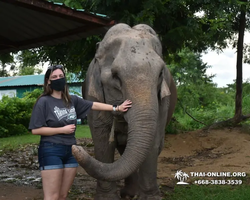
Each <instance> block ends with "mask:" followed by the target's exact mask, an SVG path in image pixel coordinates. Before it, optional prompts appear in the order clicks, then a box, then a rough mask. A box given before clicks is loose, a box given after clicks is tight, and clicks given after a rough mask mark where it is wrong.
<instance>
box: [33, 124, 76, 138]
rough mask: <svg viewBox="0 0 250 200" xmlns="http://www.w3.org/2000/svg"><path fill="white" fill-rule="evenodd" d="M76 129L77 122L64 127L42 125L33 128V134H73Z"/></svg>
mask: <svg viewBox="0 0 250 200" xmlns="http://www.w3.org/2000/svg"><path fill="white" fill-rule="evenodd" d="M75 129H76V126H75V124H70V125H67V126H63V127H41V128H36V129H32V131H31V132H32V134H33V135H43V136H50V135H57V134H71V133H74V131H75Z"/></svg>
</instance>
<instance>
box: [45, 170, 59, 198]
mask: <svg viewBox="0 0 250 200" xmlns="http://www.w3.org/2000/svg"><path fill="white" fill-rule="evenodd" d="M63 172H64V169H50V170H43V171H41V176H42V182H43V194H44V200H58V199H59V197H60V188H61V186H62V181H63Z"/></svg>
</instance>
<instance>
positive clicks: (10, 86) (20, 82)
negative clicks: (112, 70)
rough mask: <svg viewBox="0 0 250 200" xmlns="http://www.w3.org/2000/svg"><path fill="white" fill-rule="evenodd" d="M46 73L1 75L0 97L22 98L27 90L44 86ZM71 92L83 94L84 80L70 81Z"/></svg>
mask: <svg viewBox="0 0 250 200" xmlns="http://www.w3.org/2000/svg"><path fill="white" fill-rule="evenodd" d="M43 81H44V74H42V75H27V76H13V77H0V99H2V97H3V96H4V95H6V96H9V97H19V98H22V97H23V94H24V93H25V92H31V91H33V90H34V89H37V88H41V89H42V87H43ZM68 85H69V91H70V93H71V94H76V95H78V96H81V90H82V82H81V81H76V80H75V79H74V80H73V81H71V82H70V83H68Z"/></svg>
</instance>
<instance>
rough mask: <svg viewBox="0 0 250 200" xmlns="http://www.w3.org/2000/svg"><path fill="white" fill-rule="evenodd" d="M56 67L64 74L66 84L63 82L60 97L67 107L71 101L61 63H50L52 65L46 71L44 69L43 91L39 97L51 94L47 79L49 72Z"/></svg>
mask: <svg viewBox="0 0 250 200" xmlns="http://www.w3.org/2000/svg"><path fill="white" fill-rule="evenodd" d="M56 69H61V70H62V72H63V74H64V77H65V82H66V84H65V87H64V90H63V91H62V99H63V101H64V103H65V105H66V106H67V107H69V106H70V103H71V98H70V94H69V88H68V85H67V79H66V75H65V71H64V69H63V66H62V65H52V66H49V67H48V69H47V71H46V73H45V75H44V82H43V93H42V94H41V96H40V97H42V96H46V95H51V94H52V92H53V90H52V89H51V87H50V85H49V84H48V81H49V77H50V75H51V73H52V72H53V71H54V70H56ZM40 97H39V98H40ZM39 98H38V99H39Z"/></svg>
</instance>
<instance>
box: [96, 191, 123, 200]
mask: <svg viewBox="0 0 250 200" xmlns="http://www.w3.org/2000/svg"><path fill="white" fill-rule="evenodd" d="M120 199H121V198H120V197H119V195H118V194H117V193H112V194H111V193H110V194H105V193H98V194H96V195H95V197H94V200H120Z"/></svg>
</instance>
